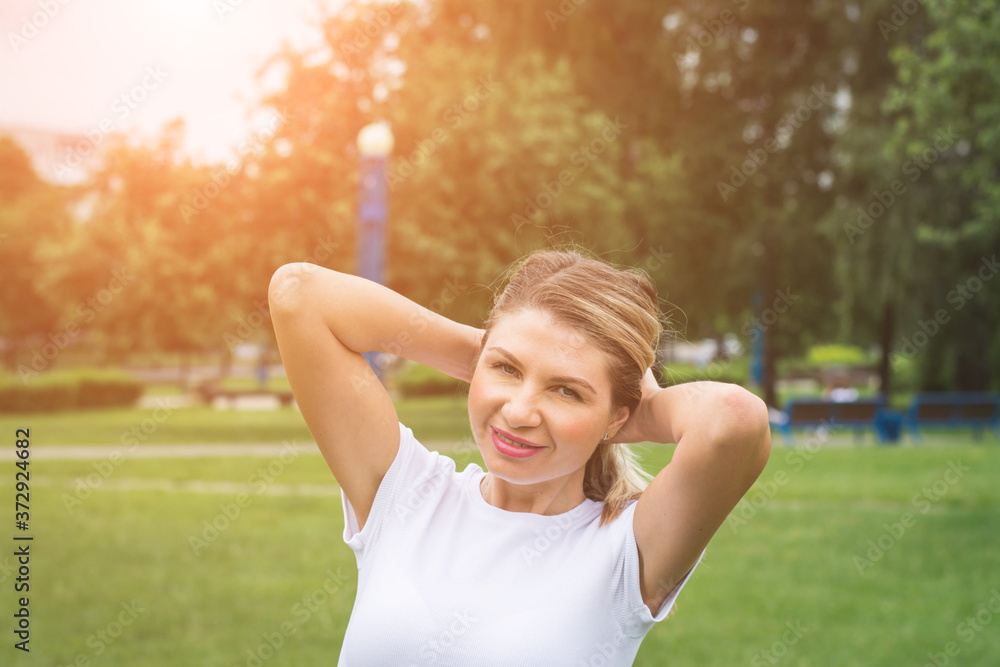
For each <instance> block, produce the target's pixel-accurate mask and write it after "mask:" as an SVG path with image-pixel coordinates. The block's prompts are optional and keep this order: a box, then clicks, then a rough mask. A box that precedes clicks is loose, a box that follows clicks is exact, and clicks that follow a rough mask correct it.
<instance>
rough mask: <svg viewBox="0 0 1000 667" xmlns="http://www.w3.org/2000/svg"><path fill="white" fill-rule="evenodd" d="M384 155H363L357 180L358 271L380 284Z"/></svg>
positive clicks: (374, 367) (372, 359)
mask: <svg viewBox="0 0 1000 667" xmlns="http://www.w3.org/2000/svg"><path fill="white" fill-rule="evenodd" d="M387 163H388V158H387V157H385V156H371V155H364V154H362V155H361V165H360V179H359V181H358V275H359V276H361V277H362V278H366V279H368V280H371V281H372V282H376V283H379V284H381V283H382V282H383V280H384V274H385V225H386V219H387V217H388V209H389V204H388V201H389V196H388V187H387V181H386V166H387ZM375 356H376V354H375V353H374V352H365V353H364V357H365V359H366V360H367V361H368V365H369V366H371V369H372V370H373V371H374V372H375V375H376V377H378V379H379V382H381V381H382V369H381V368H380V367H379V366H378V364H377V363H376V362H375Z"/></svg>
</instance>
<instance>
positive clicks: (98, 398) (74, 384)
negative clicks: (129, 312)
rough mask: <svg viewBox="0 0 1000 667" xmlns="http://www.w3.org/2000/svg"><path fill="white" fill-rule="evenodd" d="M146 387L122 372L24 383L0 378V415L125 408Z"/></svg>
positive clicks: (88, 371) (49, 376)
mask: <svg viewBox="0 0 1000 667" xmlns="http://www.w3.org/2000/svg"><path fill="white" fill-rule="evenodd" d="M144 390H145V386H144V385H143V383H142V382H140V381H139V380H136V379H135V378H134V377H132V376H131V375H129V374H128V373H126V372H124V371H119V370H107V369H92V368H80V369H74V370H68V371H53V372H49V373H42V374H40V375H37V376H35V377H33V378H30V379H28V381H27V382H22V381H21V379H20V378H19V377H18V376H16V375H10V374H4V375H0V412H20V413H23V412H56V411H59V410H74V409H90V408H112V407H128V406H131V405H133V404H134V403H135V402H136V401H137V400H138V399H139V397H140V396H142V394H143V391H144Z"/></svg>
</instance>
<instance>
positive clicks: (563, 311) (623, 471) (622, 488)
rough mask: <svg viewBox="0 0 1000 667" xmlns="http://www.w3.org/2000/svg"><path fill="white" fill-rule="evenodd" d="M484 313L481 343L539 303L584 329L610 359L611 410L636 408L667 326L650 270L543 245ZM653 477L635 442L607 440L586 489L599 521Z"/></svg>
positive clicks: (517, 266) (516, 268) (591, 463)
mask: <svg viewBox="0 0 1000 667" xmlns="http://www.w3.org/2000/svg"><path fill="white" fill-rule="evenodd" d="M507 275H508V279H507V282H506V287H505V288H504V289H503V291H502V292H500V294H499V295H498V296H497V297H496V299H495V301H494V304H493V308H492V310H491V311H490V314H489V317H488V318H487V320H486V324H485V326H484V329H485V331H486V333H485V334H484V335H483V346H485V344H486V339H487V338H488V337H489V334H490V331H492V329H493V328H494V327H495V326H496V324H497V323H498V322H499V321H500V319H501V318H503V317H505V316H507V315H511V314H515V313H519V312H521V311H524V310H539V311H543V312H545V313H547V314H549V315H550V316H551V317H553V319H554V320H555V321H556V322H559V323H560V324H562V325H564V326H568V327H570V328H572V329H574V330H576V331H579V332H580V333H581V334H582V335H583V336H584V337H585V338H586V339H587V341H588V342H590V343H591V344H593V345H594V346H595V347H597V348H598V349H599V350H601V351H602V352H604V353H605V354H606V355H607V357H608V360H609V362H610V363H609V364H608V372H609V375H610V379H611V387H612V395H611V407H612V410H617V409H618V408H620V407H627V408H628V409H629V414H630V415H631V414H633V413H634V412H635V409H636V407H637V406H638V405H639V399H640V398H641V396H642V391H641V389H640V383H641V381H642V377H643V375H644V374H645V373H646V370H647V369H648V368H649V367H650V366H652V365H653V363H654V362H655V361H656V350H657V348H658V343H659V339H660V336H661V335H662V333H663V325H662V323H661V314H660V306H659V299H658V297H657V295H656V288H655V287H654V286H653V283H652V281H651V280H650V279H649V276H647V275H646V273H645V272H643V271H641V270H639V269H634V268H616V267H614V266H612V265H611V264H608V263H607V262H605V261H603V260H600V259H595V258H592V257H586V256H584V255H583V254H581V253H580V252H579V251H578V250H577V249H572V250H539V251H536V252H534V253H532V254H530V255H528V256H526V257H524V258H523V259H521V260H519V261H518V262H515V263H514V264H513V265H512V266H511V267H510V269H509V270H508V274H507ZM651 479H652V478H651V477H650V475H649V474H648V473H646V471H645V470H643V469H642V467H641V466H640V465H639V461H638V459H637V457H636V454H635V452H634V451H633V450H632V447H631V446H630V445H628V444H625V443H614V444H611V443H601V444H600V445H598V447H597V449H596V450H595V451H594V454H593V455H592V456H591V457H590V459H589V460H588V461H587V467H586V470H585V474H584V481H583V492H584V494H585V495H586V497H587V498H590V499H591V500H596V501H598V502H603V503H604V509H603V511H602V514H601V523H600V525H602V526H603V525H604V524H605V523H607V522H609V521H611V520H613V519H615V518H616V517H618V515H620V514H621V513H622V511H623V510H624V509H625V507H626V506H627V505H628V503H629V502H631V501H632V500H636V499H638V498H639V496H640V495H641V494H642V492H643V490H644V489H645V488H646V486H647V485H648V484H649V481H650V480H651Z"/></svg>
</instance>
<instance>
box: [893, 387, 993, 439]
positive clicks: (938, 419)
mask: <svg viewBox="0 0 1000 667" xmlns="http://www.w3.org/2000/svg"><path fill="white" fill-rule="evenodd" d="M904 419H905V423H906V427H907V429H908V430H909V432H910V437H911V438H912V439H913V440H914V441H916V442H920V440H921V439H922V438H921V435H920V428H921V427H925V426H929V427H932V428H971V429H973V433H974V434H975V437H977V438H978V437H979V436H980V434H981V433H982V431H983V429H989V430H990V431H992V432H993V437H995V438H997V439H998V440H1000V394H996V393H991V392H951V393H944V392H941V393H936V392H935V393H924V394H916V395H915V396H914V397H913V398H912V399H911V400H910V406H909V408H908V409H907V411H906V415H905V418H904Z"/></svg>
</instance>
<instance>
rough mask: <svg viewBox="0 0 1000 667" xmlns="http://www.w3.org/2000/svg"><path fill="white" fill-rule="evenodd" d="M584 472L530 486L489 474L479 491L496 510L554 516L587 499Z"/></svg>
mask: <svg viewBox="0 0 1000 667" xmlns="http://www.w3.org/2000/svg"><path fill="white" fill-rule="evenodd" d="M582 472H583V470H581V471H580V473H581V475H577V474H574V475H570V476H569V477H566V478H561V479H556V480H550V481H548V482H545V483H542V484H527V485H525V484H512V483H510V482H507V481H506V480H503V479H499V478H497V477H496V476H494V475H493V473H490V472H488V473H486V476H485V477H484V478H483V481H482V483H481V484H480V487H479V488H480V490H481V492H482V494H483V499H484V500H485V501H486V502H487V503H489V504H490V505H493V506H494V507H496V508H499V509H502V510H505V511H507V512H528V513H531V514H542V515H546V516H552V515H555V514H563V513H565V512H568V511H570V510H571V509H573V508H575V507H577V506H578V505H579V504H580V503H582V502H583V501H585V500H586V499H587V497H586V496H585V495H584V493H583V479H582ZM578 477H579V479H577V478H578Z"/></svg>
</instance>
